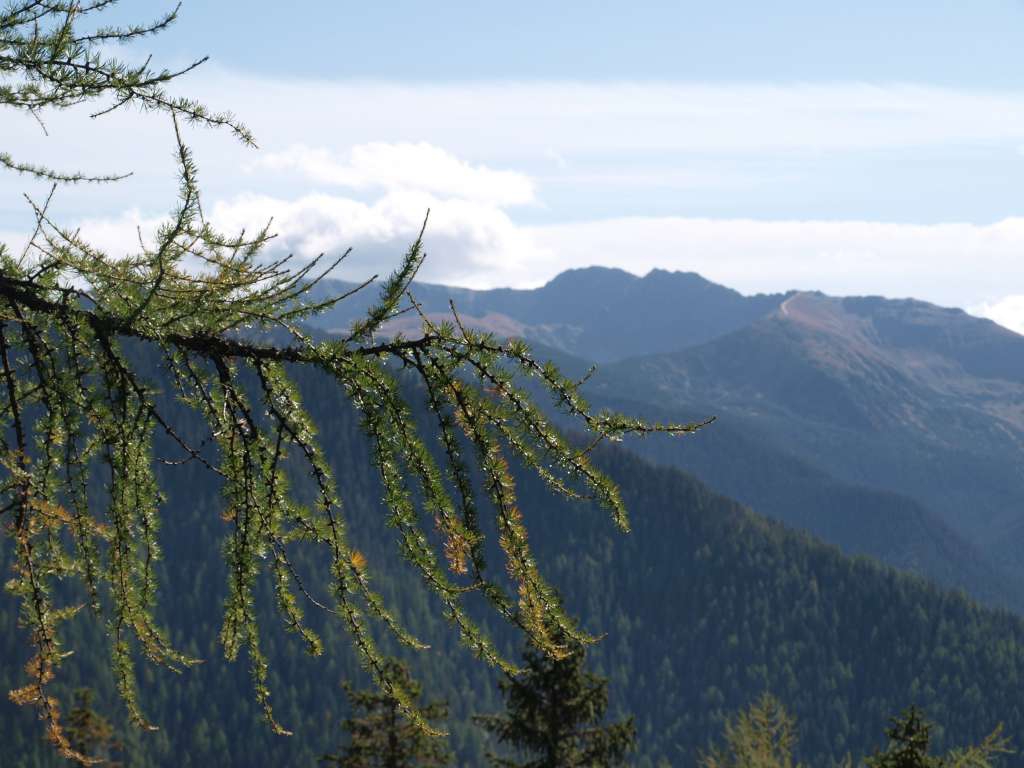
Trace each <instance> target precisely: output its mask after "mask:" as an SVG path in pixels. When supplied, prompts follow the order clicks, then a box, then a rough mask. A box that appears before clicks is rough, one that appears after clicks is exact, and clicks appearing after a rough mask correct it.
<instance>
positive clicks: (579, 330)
mask: <svg viewBox="0 0 1024 768" xmlns="http://www.w3.org/2000/svg"><path fill="white" fill-rule="evenodd" d="M353 287H354V286H353V285H352V284H349V283H340V282H336V281H325V282H324V283H322V284H320V285H318V286H317V288H316V294H315V295H316V296H327V295H332V294H339V293H343V292H344V291H347V290H350V289H351V288H353ZM415 295H416V300H417V301H418V302H419V303H420V304H421V305H422V307H423V309H424V310H425V311H426V312H427V313H428V314H434V315H435V316H436V315H442V314H443V315H449V316H450V307H449V300H451V302H453V303H454V304H455V307H456V309H457V310H458V312H459V314H460V316H461V317H462V318H463V320H464V321H466V322H467V323H469V324H471V325H473V326H475V327H478V328H484V329H486V330H491V331H494V332H495V333H499V334H502V335H515V336H522V337H524V338H527V339H530V340H532V341H537V342H541V343H543V344H546V345H548V346H550V347H553V348H555V349H559V350H562V351H563V352H567V353H570V354H573V355H577V356H579V357H583V358H586V359H588V360H593V361H594V362H598V363H605V362H610V361H614V360H620V359H622V358H625V357H632V356H634V355H643V354H655V353H658V352H671V351H673V350H676V349H679V348H680V347H683V346H691V345H694V344H700V343H703V342H705V341H709V340H711V339H714V338H716V337H718V336H721V335H723V334H726V333H729V332H730V331H733V330H737V329H739V328H742V327H743V326H745V325H747V324H748V323H750V322H753V321H754V320H756V319H757V318H759V317H761V316H763V315H765V314H767V313H768V312H771V311H772V310H773V309H775V308H777V307H778V306H779V305H780V304H781V303H782V301H784V300H785V298H786V296H787V295H788V294H787V295H784V294H758V295H756V296H744V295H742V294H740V293H738V292H737V291H734V290H732V289H730V288H725V287H723V286H720V285H717V284H715V283H712V282H710V281H709V280H705V279H704V278H703V277H701V276H700V275H697V274H695V273H693V272H666V271H664V270H657V269H656V270H653V271H651V272H649V273H648V274H647V275H645V276H644V277H637V276H636V275H633V274H630V273H629V272H625V271H623V270H620V269H606V268H603V267H590V268H587V269H573V270H569V271H567V272H563V273H562V274H560V275H558V277H556V278H554V279H553V280H551V281H550V282H549V283H547V284H546V285H544V286H542V287H540V288H536V289H533V290H518V289H511V288H498V289H494V290H485V291H474V290H470V289H467V288H450V287H446V286H439V285H430V284H423V283H417V284H416V285H415ZM374 298H376V294H375V292H374V291H373V289H372V288H371V289H367V290H364V291H362V292H360V293H357V294H356V295H355V296H353V297H352V298H351V299H347V300H346V301H344V302H342V303H341V304H339V305H338V306H337V307H336V308H334V309H332V310H329V311H328V312H325V313H324V314H323V315H321V316H320V317H318V318H316V319H315V321H314V322H315V324H316V325H317V326H319V327H321V328H324V329H326V330H339V329H343V328H346V327H348V325H349V324H350V323H351V322H352V321H353V320H355V319H357V318H358V317H360V316H361V315H362V314H363V313H364V312H365V310H366V309H367V308H368V307H369V305H370V304H371V303H372V301H373V299H374ZM391 328H392V329H393V330H402V331H406V332H415V331H417V330H418V329H419V321H418V318H416V317H415V316H406V317H404V318H401V319H399V320H397V321H394V322H393V324H392V325H391Z"/></svg>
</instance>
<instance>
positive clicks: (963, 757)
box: [865, 707, 1011, 768]
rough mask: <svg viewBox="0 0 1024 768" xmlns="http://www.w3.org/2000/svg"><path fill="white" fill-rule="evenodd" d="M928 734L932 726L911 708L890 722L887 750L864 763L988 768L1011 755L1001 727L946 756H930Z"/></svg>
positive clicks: (881, 767) (893, 767) (883, 767)
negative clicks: (976, 741)
mask: <svg viewBox="0 0 1024 768" xmlns="http://www.w3.org/2000/svg"><path fill="white" fill-rule="evenodd" d="M931 732H932V725H931V723H929V722H928V721H927V720H925V719H924V716H923V715H922V713H921V712H920V710H918V709H917V707H910V708H909V709H908V710H906V711H905V712H903V714H901V715H900V716H899V717H896V718H893V721H892V724H891V725H890V726H889V727H888V728H887V729H886V731H885V734H886V736H887V737H888V738H889V744H888V746H887V747H886V750H885V751H884V752H876V753H875V754H874V755H872V756H871V757H869V758H868V759H867V760H865V764H866V765H867V768H989V766H992V765H994V764H995V760H996V759H998V757H999V755H1003V754H1008V753H1010V752H1011V750H1010V742H1009V740H1008V739H1007V738H1006V737H1005V736H1003V734H1002V727H1001V726H1000V727H998V728H996V730H994V731H993V732H992V733H991V734H989V735H988V736H987V737H985V739H984V740H983V741H982V742H981V744H978V745H977V746H972V747H966V748H962V749H954V750H952V751H950V752H949V753H948V754H946V755H932V754H930V752H929V748H930V746H931Z"/></svg>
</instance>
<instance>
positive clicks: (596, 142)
mask: <svg viewBox="0 0 1024 768" xmlns="http://www.w3.org/2000/svg"><path fill="white" fill-rule="evenodd" d="M203 88H204V90H205V94H204V96H205V97H207V98H208V100H209V101H211V102H214V103H225V102H229V103H230V104H231V106H232V108H233V109H234V110H236V111H237V112H238V113H239V114H242V115H245V116H246V118H247V120H249V122H250V123H251V125H252V127H253V128H254V129H255V130H256V132H257V135H261V136H264V137H268V138H267V140H271V141H273V143H274V144H275V145H277V146H282V143H281V142H282V141H283V139H282V137H297V138H292V139H291V141H292V142H294V141H302V142H304V143H306V144H308V145H313V146H347V145H355V144H362V143H367V142H420V141H425V142H429V143H431V144H434V145H437V146H445V147H458V151H459V153H460V154H461V155H469V156H472V157H488V158H489V157H504V158H511V157H524V156H529V157H533V158H550V157H552V156H553V155H556V156H560V157H563V158H565V159H566V160H568V161H572V159H573V158H574V157H577V156H590V155H593V154H595V153H609V152H611V153H617V152H644V153H653V152H673V151H677V152H705V153H706V152H764V151H794V152H808V151H810V152H818V151H830V150H861V149H880V148H903V147H911V146H914V147H920V146H940V145H945V144H950V143H969V144H976V143H979V142H992V141H1008V142H1009V143H1008V151H1009V152H1013V151H1014V150H1015V148H1016V147H1017V146H1018V145H1020V144H1021V143H1024V93H1021V92H1017V91H1012V90H1006V91H980V90H960V89H955V88H943V87H935V86H929V85H919V84H910V83H882V84H870V83H857V82H838V83H824V84H801V83H793V84H780V85H775V84H749V83H720V84H701V83H680V82H661V83H659V82H628V81H613V82H599V83H594V82H572V81H549V82H544V81H538V82H507V81H501V82H477V83H443V84H437V83H422V84H421V83H417V84H403V83H395V82H379V81H376V82H375V81H369V82H367V81H343V82H315V81H314V82H301V81H286V80H267V79H259V80H256V79H251V78H246V77H242V76H238V75H231V74H227V73H219V74H217V73H215V74H214V76H212V77H208V78H207V79H206V81H205V82H204V85H203ZM281 104H288V109H281V108H280V105H281ZM410 116H415V118H414V119H410Z"/></svg>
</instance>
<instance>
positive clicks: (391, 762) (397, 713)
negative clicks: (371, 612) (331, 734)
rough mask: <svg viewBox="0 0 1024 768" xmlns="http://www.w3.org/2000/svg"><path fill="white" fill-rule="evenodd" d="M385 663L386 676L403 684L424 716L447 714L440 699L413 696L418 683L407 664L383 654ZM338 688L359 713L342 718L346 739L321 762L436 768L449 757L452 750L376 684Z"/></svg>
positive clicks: (364, 767)
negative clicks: (362, 688) (412, 719)
mask: <svg viewBox="0 0 1024 768" xmlns="http://www.w3.org/2000/svg"><path fill="white" fill-rule="evenodd" d="M385 664H386V665H387V667H388V675H389V676H390V677H391V678H392V679H394V680H398V681H399V682H400V684H402V685H403V686H404V687H405V688H406V690H407V691H408V694H409V696H410V698H411V699H412V700H413V701H414V702H416V706H417V707H418V709H419V711H420V714H421V715H422V716H423V718H424V719H425V720H427V721H428V722H429V721H434V720H443V719H444V718H446V717H447V716H448V705H447V704H446V703H444V702H440V701H432V702H429V703H427V704H421V703H419V702H418V701H417V700H418V699H419V696H420V684H419V683H417V682H416V681H415V680H413V679H412V678H411V677H410V675H409V669H408V667H406V665H404V664H402V663H401V662H399V661H397V660H395V659H387V660H386V661H385ZM342 687H343V688H344V689H345V693H346V694H347V695H348V700H349V702H350V703H351V704H352V706H353V707H354V708H355V709H356V710H357V711H358V713H359V714H356V715H353V716H352V717H349V718H347V719H346V720H345V721H344V722H343V723H342V728H343V729H344V730H345V731H347V732H348V735H349V742H348V744H347V745H346V746H345V747H343V748H342V749H341V750H340V751H339V752H337V753H336V754H330V755H324V756H323V757H322V758H321V762H323V763H326V764H328V765H337V766H340V768H435V767H438V766H445V765H448V764H449V763H450V762H451V752H450V751H449V750H448V749H447V748H446V746H445V745H444V743H443V742H442V740H441V738H440V737H439V736H436V735H431V734H429V733H426V732H425V731H424V730H423V729H422V728H420V727H418V726H416V725H413V724H412V723H410V722H409V720H408V718H407V717H405V716H404V715H403V714H402V711H401V708H400V707H399V704H398V702H397V701H395V699H394V698H393V697H391V696H387V695H385V694H383V693H381V692H380V691H379V690H376V689H371V690H365V691H356V690H354V689H353V688H352V685H351V684H350V683H349V682H348V681H345V682H343V683H342Z"/></svg>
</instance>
